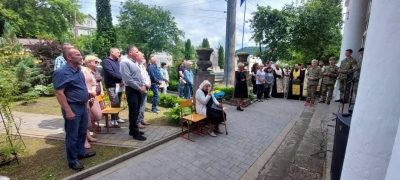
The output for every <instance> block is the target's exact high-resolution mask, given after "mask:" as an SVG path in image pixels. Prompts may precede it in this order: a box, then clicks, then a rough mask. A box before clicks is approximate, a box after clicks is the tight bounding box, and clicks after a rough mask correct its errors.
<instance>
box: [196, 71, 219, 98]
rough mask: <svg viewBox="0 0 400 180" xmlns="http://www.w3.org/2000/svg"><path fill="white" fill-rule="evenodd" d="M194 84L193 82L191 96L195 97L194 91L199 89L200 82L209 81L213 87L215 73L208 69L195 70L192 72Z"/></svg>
mask: <svg viewBox="0 0 400 180" xmlns="http://www.w3.org/2000/svg"><path fill="white" fill-rule="evenodd" d="M193 80H194V82H193V83H194V84H193V98H196V91H197V89H199V86H200V84H201V83H202V82H203V81H204V80H208V81H210V83H211V85H212V87H213V88H214V85H215V74H213V73H211V72H210V71H197V72H196V74H194V79H193Z"/></svg>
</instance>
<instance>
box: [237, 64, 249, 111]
mask: <svg viewBox="0 0 400 180" xmlns="http://www.w3.org/2000/svg"><path fill="white" fill-rule="evenodd" d="M234 91H235V93H234V97H235V98H237V108H236V110H238V111H243V101H244V99H245V98H248V97H249V91H248V90H247V79H246V74H245V72H244V64H243V63H239V64H238V70H237V71H236V72H235V90H234Z"/></svg>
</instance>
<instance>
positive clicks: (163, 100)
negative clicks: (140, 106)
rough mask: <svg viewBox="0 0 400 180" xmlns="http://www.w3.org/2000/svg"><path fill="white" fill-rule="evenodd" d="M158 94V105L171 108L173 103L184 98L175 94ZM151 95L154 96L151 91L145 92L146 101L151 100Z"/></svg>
mask: <svg viewBox="0 0 400 180" xmlns="http://www.w3.org/2000/svg"><path fill="white" fill-rule="evenodd" d="M159 96H160V97H159V99H158V103H159V106H162V107H165V108H172V107H174V106H175V104H177V103H179V102H181V101H183V100H184V99H181V98H179V97H177V96H174V95H168V94H159ZM153 97H154V94H153V91H149V92H148V93H147V102H149V103H151V102H152V101H153Z"/></svg>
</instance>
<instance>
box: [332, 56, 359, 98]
mask: <svg viewBox="0 0 400 180" xmlns="http://www.w3.org/2000/svg"><path fill="white" fill-rule="evenodd" d="M352 53H353V50H351V49H347V50H346V54H345V55H346V58H345V59H343V60H342V62H341V63H340V67H339V70H338V72H339V83H340V87H339V90H340V99H339V100H336V102H344V103H347V102H348V101H349V95H350V93H351V92H350V87H351V84H347V83H348V82H349V81H351V80H352V79H353V68H354V67H356V66H357V61H356V60H355V59H354V58H353V57H351V54H352Z"/></svg>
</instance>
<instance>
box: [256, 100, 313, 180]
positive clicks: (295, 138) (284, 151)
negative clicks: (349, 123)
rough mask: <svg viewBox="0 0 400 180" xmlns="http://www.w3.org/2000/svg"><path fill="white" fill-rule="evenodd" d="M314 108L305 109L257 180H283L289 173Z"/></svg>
mask: <svg viewBox="0 0 400 180" xmlns="http://www.w3.org/2000/svg"><path fill="white" fill-rule="evenodd" d="M314 110H315V109H314V108H305V109H304V111H303V113H302V115H301V116H300V118H299V119H298V120H297V121H296V124H295V125H294V126H293V128H292V129H291V130H290V132H289V133H288V135H287V136H286V137H285V139H284V140H283V142H282V143H281V144H280V146H279V147H278V149H277V150H276V151H275V153H274V154H273V156H272V157H271V158H270V159H269V161H268V162H267V164H265V166H264V168H263V170H262V171H261V172H260V174H259V176H258V178H257V179H258V180H283V179H285V178H286V176H287V175H288V173H289V172H290V168H291V167H292V165H293V161H294V159H295V157H296V154H297V151H298V149H299V147H300V145H301V142H302V141H303V138H304V135H305V133H306V131H307V129H308V127H309V124H310V122H311V117H312V116H313V114H314Z"/></svg>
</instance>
